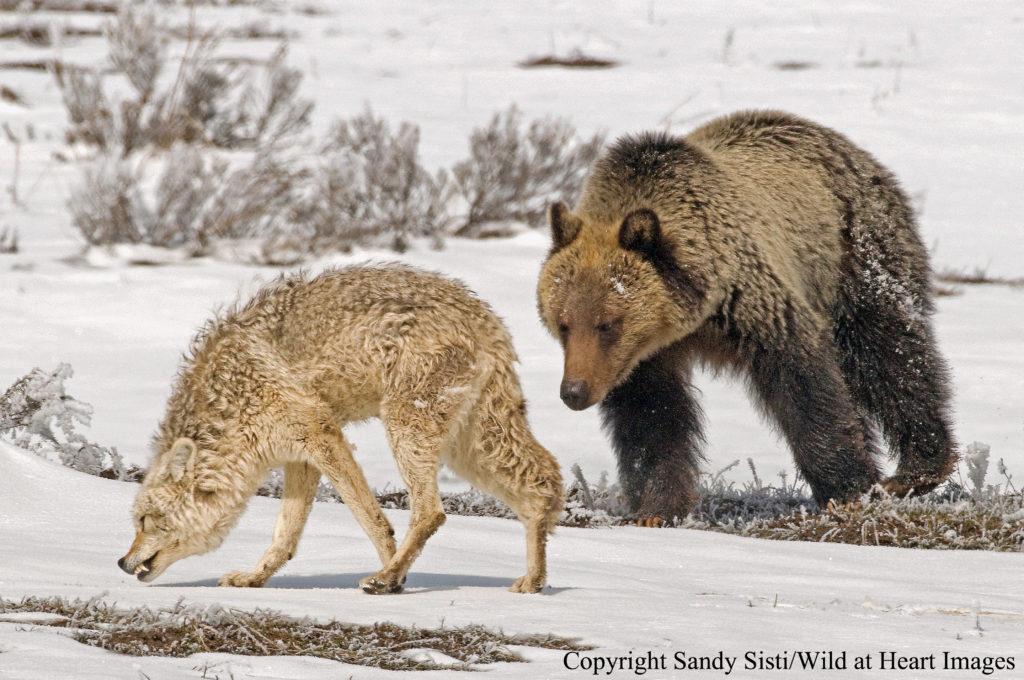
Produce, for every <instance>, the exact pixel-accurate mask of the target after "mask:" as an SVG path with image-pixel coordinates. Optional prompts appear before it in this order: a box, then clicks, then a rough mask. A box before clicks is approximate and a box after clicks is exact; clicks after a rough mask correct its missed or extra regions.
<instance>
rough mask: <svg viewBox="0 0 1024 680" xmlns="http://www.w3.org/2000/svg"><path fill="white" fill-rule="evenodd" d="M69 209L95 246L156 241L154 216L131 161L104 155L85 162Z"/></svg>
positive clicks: (73, 219) (76, 222)
mask: <svg viewBox="0 0 1024 680" xmlns="http://www.w3.org/2000/svg"><path fill="white" fill-rule="evenodd" d="M68 209H69V210H70V211H71V222H72V224H74V226H75V227H76V228H77V229H78V231H79V232H81V234H82V236H84V237H85V240H86V242H87V243H89V244H91V245H101V244H110V243H152V235H151V230H150V228H149V227H150V223H151V221H152V218H151V215H150V213H149V211H148V210H147V208H146V204H145V202H144V200H143V197H142V193H141V191H140V190H139V181H138V176H137V172H136V170H135V169H134V168H133V167H132V166H131V164H130V163H129V162H128V161H125V160H123V159H120V158H112V157H109V156H103V157H100V158H99V159H97V160H95V161H93V162H92V163H90V164H87V165H85V166H84V167H83V168H82V175H81V180H80V182H79V184H78V185H77V186H73V187H72V189H71V197H70V199H69V200H68ZM156 245H162V244H156Z"/></svg>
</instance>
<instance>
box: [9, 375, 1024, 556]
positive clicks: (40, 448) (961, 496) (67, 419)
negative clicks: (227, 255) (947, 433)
mask: <svg viewBox="0 0 1024 680" xmlns="http://www.w3.org/2000/svg"><path fill="white" fill-rule="evenodd" d="M71 376H72V370H71V367H70V366H68V365H67V364H61V365H60V366H58V367H57V368H56V369H55V370H53V371H49V372H47V371H42V370H40V369H38V368H37V369H33V370H32V371H31V372H30V373H29V374H27V375H26V376H24V377H22V378H20V379H19V380H17V381H15V383H14V384H13V385H11V387H9V388H8V389H7V390H6V391H5V392H4V393H3V395H2V396H0V437H6V438H8V439H9V440H10V441H11V442H12V443H13V444H15V445H16V446H21V447H22V448H26V449H29V450H32V451H35V452H37V453H39V454H40V455H42V456H44V457H47V456H50V455H53V454H55V455H56V457H57V458H58V459H59V460H60V462H61V463H62V464H63V465H65V466H66V467H69V468H72V469H74V470H78V471H80V472H86V473H88V474H92V475H97V476H100V477H106V478H108V479H122V480H130V481H141V479H142V476H143V473H144V471H143V470H141V469H140V468H138V467H136V466H131V465H125V463H124V461H123V460H122V458H121V456H120V455H119V454H118V453H117V450H116V449H112V448H106V447H103V446H100V445H98V444H94V443H92V442H89V441H88V439H87V438H86V437H85V436H84V435H82V434H81V433H79V432H78V427H79V426H88V425H89V422H90V419H91V415H92V411H93V409H92V406H90V405H89V404H86V403H84V402H81V401H79V400H77V399H74V398H73V397H71V396H70V395H68V394H67V391H66V388H65V386H64V381H65V380H66V379H68V378H70V377H71ZM989 454H990V450H989V447H988V446H986V445H984V444H980V443H977V442H975V443H973V444H971V445H969V446H968V447H967V451H966V455H965V457H964V461H963V463H964V467H965V468H966V476H967V482H965V481H964V479H963V477H962V475H960V476H959V480H951V481H950V482H948V483H947V484H946V485H944V486H943V487H941V488H940V489H939V490H937V491H935V492H932V493H931V494H928V495H927V496H924V497H917V498H913V497H908V498H895V497H891V496H889V495H887V494H885V493H884V492H881V491H878V492H876V493H872V494H867V495H865V497H864V498H863V499H862V500H861V501H860V502H859V503H855V504H853V505H850V506H843V507H829V508H826V509H824V510H821V509H820V508H818V507H817V505H816V503H815V502H814V500H813V499H812V498H811V497H810V495H809V494H808V492H807V488H806V486H805V485H804V484H802V483H801V482H799V481H797V480H794V481H793V482H792V483H791V482H789V479H788V476H787V475H785V474H782V475H780V485H779V486H775V485H772V484H769V483H766V482H765V481H764V480H762V479H761V478H760V477H759V475H758V473H757V469H756V467H755V466H754V462H753V460H751V459H748V460H747V464H748V466H749V468H750V472H751V476H752V481H748V482H745V483H743V484H739V485H738V484H737V483H736V482H735V481H728V478H727V474H728V473H729V472H730V471H732V470H733V469H734V468H736V467H737V466H738V465H739V461H738V460H737V461H734V462H733V463H732V464H730V465H728V466H726V467H724V468H723V469H721V470H719V471H718V472H716V473H714V474H703V475H701V485H700V491H701V493H700V500H699V501H698V503H697V507H696V508H694V510H693V512H692V513H691V514H690V515H689V516H688V517H686V518H676V519H675V520H674V521H671V522H668V526H675V527H683V528H687V529H701V530H710V531H721V532H724V533H729V534H737V535H741V536H753V537H757V538H769V539H775V540H787V541H818V542H833V543H850V544H854V545H885V546H899V547H906V548H933V549H944V550H957V549H959V550H998V551H1020V550H1024V494H1022V493H1021V492H1019V491H1017V489H1016V488H1015V487H1014V485H1013V479H1012V475H1011V474H1010V472H1009V471H1008V470H1007V469H1006V465H1005V464H1004V463H1003V461H1002V460H1001V459H1000V460H999V461H998V464H997V468H998V472H999V474H1000V475H1001V477H1002V478H1003V480H1004V481H1003V482H1000V483H997V484H988V483H986V481H987V476H988V468H989ZM571 472H572V475H573V477H574V480H573V482H572V483H571V484H570V485H569V487H568V488H567V489H566V502H565V508H564V510H563V512H562V514H561V516H560V517H559V519H558V524H559V526H570V527H606V526H614V525H617V524H626V523H629V522H630V521H631V520H632V518H631V517H630V515H629V512H628V509H627V506H626V504H625V500H624V499H623V498H622V496H621V493H620V489H619V486H618V484H616V483H614V482H611V483H610V482H609V481H608V477H607V475H606V474H602V475H601V476H600V478H599V479H598V481H597V482H596V483H591V482H589V481H588V480H587V479H586V478H585V477H584V475H583V472H582V470H581V469H580V468H579V466H576V465H574V466H573V467H572V468H571ZM958 475H959V473H958ZM283 488H284V478H283V474H282V472H281V471H280V470H272V471H271V472H270V475H269V477H268V479H267V481H266V483H264V485H263V486H262V487H261V488H260V489H259V491H258V495H261V496H269V497H273V498H280V497H281V493H282V491H283ZM441 498H442V503H443V505H444V509H445V512H446V513H448V514H452V515H465V516H474V517H497V518H503V519H516V515H515V513H514V512H512V510H511V509H510V508H509V507H508V506H507V505H506V504H505V503H503V502H502V501H500V500H498V499H496V498H494V497H492V496H489V495H487V494H485V493H482V492H480V491H478V490H476V489H470V490H469V491H462V492H457V493H451V492H446V493H442V495H441ZM316 499H317V500H318V501H322V502H323V501H330V502H341V499H340V498H339V496H338V494H337V492H336V491H335V490H334V488H333V487H331V486H330V484H328V483H327V482H326V481H324V480H321V481H320V485H319V488H318V490H317V496H316ZM377 501H378V502H379V503H380V505H381V507H382V508H385V509H394V510H408V509H409V494H408V492H407V491H405V490H402V489H396V490H388V489H385V490H383V491H380V492H378V493H377Z"/></svg>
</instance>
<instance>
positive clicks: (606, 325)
mask: <svg viewBox="0 0 1024 680" xmlns="http://www.w3.org/2000/svg"><path fill="white" fill-rule="evenodd" d="M619 323H620V322H619V320H618V319H613V320H611V321H602V322H601V323H599V324H597V332H598V333H611V332H613V331H615V330H616V329H617V328H618V327H619Z"/></svg>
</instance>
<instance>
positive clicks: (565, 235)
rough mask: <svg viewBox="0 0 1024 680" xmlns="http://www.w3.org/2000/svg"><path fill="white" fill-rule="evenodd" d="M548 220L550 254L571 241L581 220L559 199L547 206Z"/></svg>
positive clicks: (581, 222) (578, 230)
mask: <svg viewBox="0 0 1024 680" xmlns="http://www.w3.org/2000/svg"><path fill="white" fill-rule="evenodd" d="M548 221H549V222H550V223H551V255H554V254H555V253H557V252H558V251H559V250H561V249H562V248H564V247H566V246H567V245H569V244H570V243H572V242H573V240H574V239H575V238H576V236H577V234H579V233H580V227H582V226H583V220H581V219H580V218H578V217H576V216H575V215H573V214H572V213H570V212H569V207H568V206H567V205H565V203H562V202H561V201H556V202H555V203H552V204H551V207H550V208H548Z"/></svg>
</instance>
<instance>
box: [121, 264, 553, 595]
mask: <svg viewBox="0 0 1024 680" xmlns="http://www.w3.org/2000/svg"><path fill="white" fill-rule="evenodd" d="M515 361H516V355H515V351H514V350H513V349H512V342H511V340H510V339H509V336H508V332H507V331H506V330H505V327H504V325H503V324H502V322H501V320H500V319H499V318H498V317H497V316H496V315H495V314H494V312H493V311H491V308H490V307H489V306H488V305H487V304H486V303H485V302H483V301H482V300H480V299H479V298H478V297H476V296H475V295H473V294H472V293H471V292H470V291H469V290H467V289H466V288H465V287H463V286H462V285H460V284H458V283H456V282H454V281H452V280H450V279H446V278H443V277H441V276H439V275H436V274H431V273H429V272H422V271H419V270H415V269H412V268H409V267H403V266H400V265H389V266H380V267H371V266H364V267H349V268H346V269H340V270H335V271H330V272H327V273H324V274H321V275H320V276H317V277H314V278H307V277H304V276H301V275H299V276H293V277H289V278H284V279H281V280H280V281H278V282H277V283H276V284H273V285H271V286H268V287H267V288H265V289H264V290H262V291H261V292H260V293H259V294H258V295H257V296H256V297H255V298H254V299H253V300H252V301H250V302H249V303H248V304H246V305H243V306H241V307H239V308H237V309H235V310H233V311H231V312H229V313H227V314H226V315H224V316H222V317H221V318H218V319H216V320H214V321H213V322H212V323H211V324H209V325H208V326H207V327H206V328H205V329H204V330H203V331H202V332H201V333H200V334H199V336H198V337H197V338H196V340H195V341H194V343H193V348H192V353H191V356H189V357H187V358H186V359H185V362H184V365H183V368H182V371H181V374H180V376H179V378H178V381H177V383H176V384H175V386H174V389H173V391H172V393H171V397H170V400H169V402H168V406H167V415H166V416H165V418H164V421H163V423H162V424H161V425H160V428H159V431H158V433H157V436H156V438H155V442H154V445H155V448H156V458H155V459H154V461H153V464H152V465H151V466H150V469H149V471H148V472H147V473H146V478H145V480H144V481H143V483H142V488H141V489H140V491H139V495H138V498H137V499H136V502H135V508H134V513H133V514H134V519H135V529H136V535H135V542H134V543H133V544H132V546H131V548H130V549H129V551H128V554H126V555H125V556H124V557H122V558H121V559H120V560H119V561H118V566H120V567H121V568H122V569H123V570H124V571H126V572H128V573H129V574H134V575H135V576H137V577H138V578H139V580H141V581H152V580H153V579H155V578H156V577H157V576H159V575H160V574H161V573H162V572H163V571H164V570H165V569H167V567H168V566H170V565H171V564H172V563H174V562H175V561H177V560H179V559H181V558H183V557H188V556H189V555H198V554H201V553H204V552H207V551H209V550H212V549H214V548H216V547H217V546H218V545H219V544H220V543H221V541H223V540H224V537H225V536H226V535H227V533H228V531H229V530H230V529H231V526H232V525H233V524H234V523H235V522H236V521H237V520H238V517H239V516H240V515H241V514H242V511H243V510H244V509H245V506H246V503H248V501H249V499H250V498H251V497H252V495H253V494H254V493H255V492H256V490H257V488H258V487H259V486H260V484H261V483H262V482H263V480H264V479H265V478H266V476H267V472H268V470H269V468H272V467H277V466H283V467H284V493H283V494H282V499H281V510H280V514H279V515H278V519H277V524H276V526H275V527H274V537H273V541H272V543H271V545H270V547H269V548H268V549H267V551H266V553H265V554H264V555H263V558H262V559H261V560H260V562H259V564H258V565H257V566H256V568H255V569H253V570H252V571H238V572H231V573H228V574H225V575H224V576H223V577H222V578H221V579H220V585H223V586H248V587H259V586H262V585H264V584H265V583H266V582H267V579H269V578H270V576H271V575H273V574H274V572H275V571H277V570H278V569H279V568H280V567H281V566H282V565H283V564H284V563H285V562H286V561H288V560H289V559H291V557H292V555H293V554H294V553H295V549H296V547H297V545H298V542H299V537H300V535H301V534H302V529H303V527H304V526H305V524H306V519H307V517H308V516H309V512H310V509H311V508H312V506H313V499H314V497H315V495H316V490H317V483H318V481H319V480H320V475H321V474H324V475H326V476H327V478H328V479H329V480H330V482H331V483H332V484H333V485H334V488H335V489H337V491H338V494H339V495H340V496H341V498H342V500H343V501H344V502H345V504H346V505H347V506H348V508H349V509H350V510H351V511H352V514H353V515H354V516H355V518H356V520H357V521H358V522H359V524H360V526H361V527H362V528H363V530H364V531H365V532H366V534H367V535H368V536H369V538H370V540H371V541H372V542H373V545H374V547H375V548H376V550H377V554H378V555H379V556H380V559H381V561H382V562H383V568H382V569H381V570H380V571H378V572H377V573H376V574H374V575H372V576H367V577H366V578H364V579H363V580H362V581H360V586H361V587H362V589H363V590H364V591H366V592H368V593H372V594H377V593H394V592H398V591H400V590H402V587H403V584H404V583H405V578H406V574H407V573H408V571H409V568H410V566H411V565H412V562H413V560H415V559H416V557H417V556H418V555H419V554H420V551H421V550H422V549H423V545H424V543H425V542H426V541H427V539H428V538H430V536H431V535H432V534H433V533H434V532H435V531H437V529H438V527H440V526H441V525H442V524H443V523H444V521H445V514H444V508H443V507H442V505H441V497H440V495H439V493H438V488H437V474H438V470H439V468H440V466H441V464H442V463H444V464H445V465H448V466H449V467H450V468H451V469H452V470H453V471H455V472H456V473H457V474H459V475H461V476H462V477H464V478H466V479H468V480H469V481H471V482H473V483H474V484H475V485H476V486H477V487H479V488H480V489H482V490H484V491H487V492H489V493H491V494H493V495H495V496H497V497H498V498H500V499H502V500H504V501H505V502H507V503H508V505H509V506H510V507H511V508H512V510H514V511H515V513H516V514H517V515H518V516H519V518H520V519H521V520H522V522H523V524H525V525H526V540H527V546H526V562H527V571H526V574H524V575H523V576H521V577H520V578H519V579H517V580H516V581H515V582H514V583H513V584H512V588H511V590H513V591H514V592H520V593H534V592H537V591H538V590H540V589H541V588H542V587H543V586H544V581H545V578H546V563H545V549H546V547H545V546H546V540H547V536H548V534H549V533H550V532H551V531H552V529H554V526H555V521H556V520H557V518H558V515H559V513H560V512H561V509H562V496H563V491H562V478H561V475H560V473H559V469H558V463H557V462H556V461H555V459H554V457H553V456H552V455H551V454H550V453H549V452H548V451H547V450H546V449H545V448H544V447H543V446H541V445H540V444H539V443H537V440H536V439H534V437H533V434H532V433H531V432H530V428H529V426H528V424H527V422H526V405H525V403H524V401H523V394H522V391H521V389H520V387H519V380H518V378H517V377H516V373H515V369H514V362H515ZM371 417H376V418H380V420H381V421H382V422H383V424H384V428H385V430H386V433H387V437H388V442H389V443H390V444H391V449H392V452H393V453H394V457H395V462H396V463H397V465H398V470H399V472H400V473H401V475H402V478H403V480H404V481H405V483H406V484H407V485H408V487H409V497H410V505H411V509H412V515H411V518H410V520H409V531H408V533H407V534H406V536H405V538H404V540H403V541H402V542H401V544H400V545H398V546H396V545H395V532H394V529H392V527H391V524H390V523H389V522H388V519H387V517H385V516H384V513H383V512H381V509H380V505H379V504H378V503H377V500H376V498H375V497H374V495H373V493H372V492H371V491H370V488H369V486H368V485H367V483H366V478H365V477H364V476H363V473H362V470H361V469H360V467H359V465H358V464H357V463H356V461H355V459H354V458H353V456H352V446H351V445H350V444H349V443H348V441H347V440H346V439H345V436H344V434H343V433H342V427H343V426H344V425H345V424H346V423H350V422H353V421H360V420H364V419H366V418H371Z"/></svg>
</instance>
